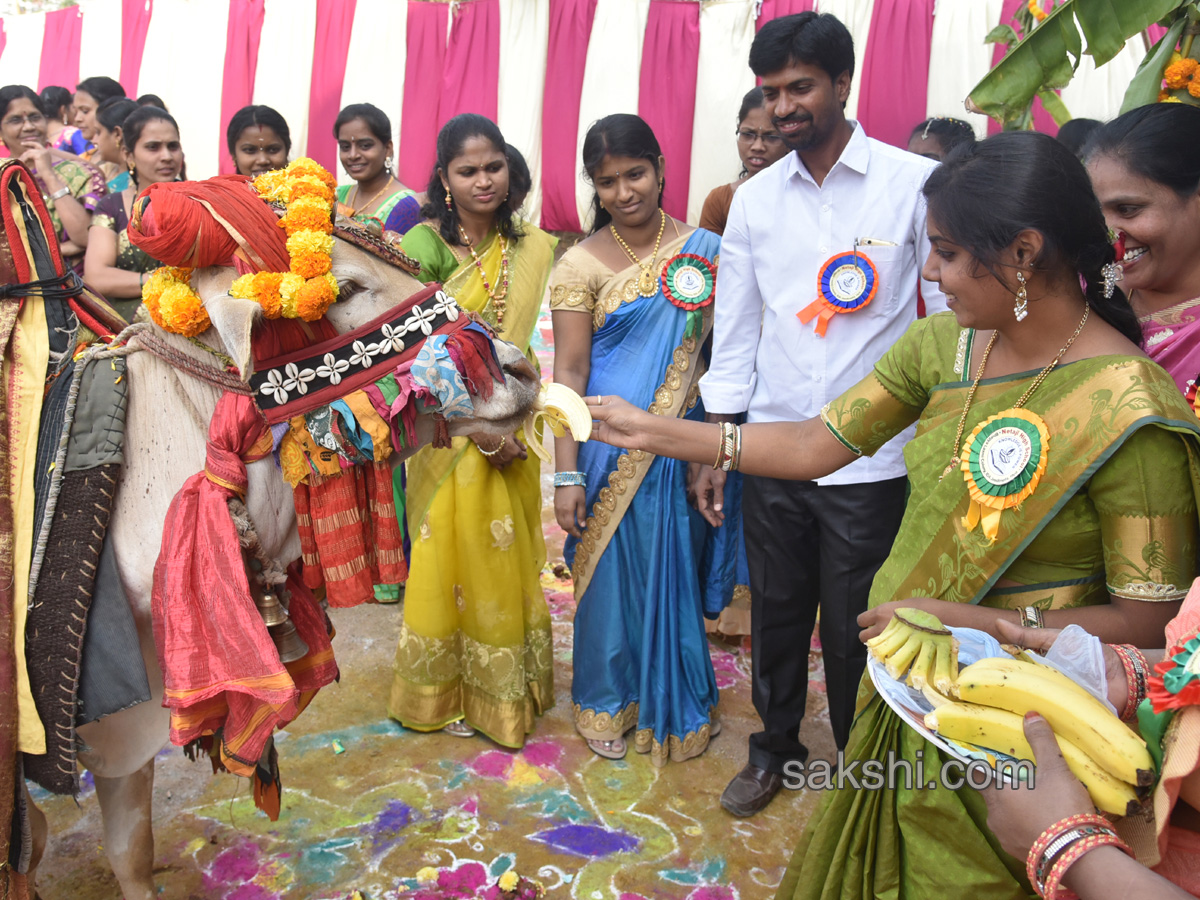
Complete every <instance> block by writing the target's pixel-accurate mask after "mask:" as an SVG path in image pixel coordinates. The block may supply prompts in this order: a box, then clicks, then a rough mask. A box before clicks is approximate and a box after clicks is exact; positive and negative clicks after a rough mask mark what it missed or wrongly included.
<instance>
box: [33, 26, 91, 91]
mask: <svg viewBox="0 0 1200 900" xmlns="http://www.w3.org/2000/svg"><path fill="white" fill-rule="evenodd" d="M82 36H83V13H82V11H81V10H80V9H79V7H72V8H70V9H59V10H56V11H54V12H50V13H46V29H45V31H44V32H43V36H42V61H41V64H40V66H39V72H38V85H37V89H38V90H39V91H40V90H41V89H42V88H45V87H49V86H50V85H52V84H59V85H62V86H63V87H65V88H66V89H67V90H69V91H72V92H74V90H75V85H77V84H78V83H79V40H80V38H81V37H82Z"/></svg>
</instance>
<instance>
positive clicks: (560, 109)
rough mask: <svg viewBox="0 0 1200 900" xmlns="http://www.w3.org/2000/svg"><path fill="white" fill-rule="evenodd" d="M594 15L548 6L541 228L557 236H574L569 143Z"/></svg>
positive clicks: (586, 3)
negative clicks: (557, 233)
mask: <svg viewBox="0 0 1200 900" xmlns="http://www.w3.org/2000/svg"><path fill="white" fill-rule="evenodd" d="M595 15H596V0H550V38H549V47H548V52H547V56H546V86H545V90H544V92H543V95H542V101H543V106H542V227H543V228H548V229H552V230H557V231H578V230H579V212H578V211H577V209H576V207H575V179H576V177H577V175H576V173H577V171H578V169H579V160H577V159H576V158H575V141H576V137H577V135H578V133H579V98H580V94H581V93H582V91H583V70H584V66H585V65H586V64H587V48H588V38H589V37H590V36H591V33H592V19H593V18H594V17H595ZM689 131H690V129H689Z"/></svg>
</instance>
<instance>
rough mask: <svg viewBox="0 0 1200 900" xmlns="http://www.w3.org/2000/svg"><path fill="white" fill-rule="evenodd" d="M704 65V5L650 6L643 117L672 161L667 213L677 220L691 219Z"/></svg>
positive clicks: (657, 1) (679, 1)
mask: <svg viewBox="0 0 1200 900" xmlns="http://www.w3.org/2000/svg"><path fill="white" fill-rule="evenodd" d="M699 62H700V4H698V3H693V2H691V0H650V16H649V18H648V19H647V20H646V35H645V38H644V40H643V43H642V71H641V77H640V80H639V82H638V115H640V116H641V117H642V118H643V119H645V120H646V122H647V123H648V124H649V125H650V127H651V128H652V129H654V134H655V136H656V137H657V138H658V143H659V146H660V147H662V153H663V158H664V159H665V160H666V161H667V172H666V175H667V187H666V192H665V193H664V194H663V209H665V210H666V211H667V212H668V213H669V214H670V215H672V216H675V217H676V218H677V219H686V218H687V205H688V181H689V179H690V177H691V173H692V118H693V116H694V115H695V112H696V67H697V65H698V64H699Z"/></svg>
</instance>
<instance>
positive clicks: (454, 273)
mask: <svg viewBox="0 0 1200 900" xmlns="http://www.w3.org/2000/svg"><path fill="white" fill-rule="evenodd" d="M437 146H438V163H437V169H436V171H435V173H434V177H433V178H432V179H431V181H430V187H429V197H430V201H429V203H428V205H427V206H426V207H425V209H424V214H425V216H426V220H427V221H426V222H424V223H422V224H420V225H418V226H416V227H415V228H413V229H412V230H410V231H409V232H408V233H407V234H406V235H405V237H404V240H403V243H402V244H401V246H402V248H403V249H404V252H405V253H407V254H408V255H409V256H411V257H413V258H414V259H416V260H417V261H419V262H420V263H421V277H422V278H423V279H424V280H426V281H440V282H442V284H443V285H444V286H445V288H446V292H447V293H448V294H450V295H451V296H452V297H454V298H455V299H456V300H457V301H458V303H459V305H460V306H462V307H463V309H466V310H468V311H470V312H473V313H477V314H479V315H480V316H481V317H482V318H483V319H484V320H485V321H486V322H488V323H489V324H490V325H491V326H492V327H493V328H495V329H496V331H497V332H498V333H499V335H500V337H502V338H504V339H505V340H507V341H509V342H511V343H513V344H516V345H517V346H518V347H520V348H522V349H523V350H524V351H525V353H526V356H527V357H528V359H529V360H530V362H531V363H532V364H533V365H534V366H535V367H536V365H537V363H536V360H535V358H534V356H533V353H532V351H531V350H530V347H529V342H530V339H531V338H532V337H533V329H534V326H535V325H536V323H537V317H538V312H539V310H540V308H541V301H542V297H543V295H544V293H545V289H546V280H547V278H548V277H549V275H550V267H551V265H552V264H553V262H554V247H555V244H556V241H555V239H554V238H552V237H550V236H549V235H547V234H546V233H545V232H543V231H541V230H539V229H538V228H535V227H534V226H532V225H530V224H529V223H527V222H523V221H519V220H517V219H515V218H514V217H513V215H512V211H511V209H510V208H509V206H508V202H507V201H508V165H507V162H506V160H505V155H504V147H505V144H504V138H503V137H502V136H501V135H500V130H499V129H498V128H497V127H496V126H495V124H494V123H492V122H491V121H490V120H488V119H486V118H484V117H483V116H477V115H471V114H464V115H460V116H455V117H454V118H453V119H451V120H450V121H449V122H447V123H446V125H445V126H444V127H443V128H442V131H441V133H440V134H439V135H438V145H437ZM524 440H525V438H524V435H523V434H522V433H521V432H520V431H517V432H516V433H514V434H510V435H505V436H504V437H502V438H496V437H495V436H493V435H487V434H479V435H473V436H471V437H463V438H455V439H454V440H453V445H452V447H451V449H449V450H435V449H433V448H432V447H426V448H424V449H422V450H420V451H418V452H417V453H416V454H415V455H414V456H413V457H412V458H411V459H409V461H408V463H407V475H408V491H407V504H408V510H407V518H408V525H409V535H410V536H411V539H412V564H411V566H410V574H409V579H408V584H407V586H406V591H405V602H404V623H403V625H402V627H401V630H400V641H399V644H398V646H397V647H396V662H395V677H394V680H393V682H392V693H391V701H390V702H389V704H388V712H389V714H390V715H391V716H392V718H394V719H397V720H399V721H400V723H401V724H403V725H404V726H405V727H406V728H412V729H414V730H416V731H436V730H438V729H440V728H445V729H446V730H447V731H448V732H450V733H451V734H455V735H458V736H461V737H470V736H471V735H473V734H474V730H475V729H478V730H479V731H482V732H483V733H484V734H486V735H487V736H488V737H490V738H491V739H492V740H494V741H496V742H497V743H498V744H502V745H503V746H506V747H514V748H515V747H521V746H522V745H523V744H524V742H525V735H526V734H528V733H529V732H530V731H531V730H532V729H533V724H534V719H535V717H536V716H537V715H540V714H541V713H543V712H544V711H546V710H547V709H549V708H550V707H551V706H553V705H554V684H553V677H552V676H553V673H552V664H553V661H552V659H551V635H550V612H549V609H548V608H547V606H546V599H545V596H544V595H543V593H542V588H541V584H540V582H539V574H540V572H541V569H542V565H543V564H544V563H545V561H546V545H545V541H544V539H543V537H542V520H541V484H540V466H539V462H538V459H537V457H536V456H534V455H533V454H532V453H527V452H526V450H525V447H524ZM397 494H398V496H401V494H400V492H399V491H398V492H397ZM397 508H398V509H400V508H402V506H401V504H400V503H398V504H397Z"/></svg>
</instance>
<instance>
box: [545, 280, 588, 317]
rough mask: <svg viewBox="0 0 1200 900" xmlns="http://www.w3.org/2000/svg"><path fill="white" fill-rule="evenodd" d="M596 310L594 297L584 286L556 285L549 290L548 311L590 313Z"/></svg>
mask: <svg viewBox="0 0 1200 900" xmlns="http://www.w3.org/2000/svg"><path fill="white" fill-rule="evenodd" d="M595 308H596V295H595V294H594V293H592V292H591V291H589V290H588V289H587V288H586V287H585V286H584V285H582V284H580V285H566V284H556V285H555V286H554V287H552V288H551V289H550V310H551V312H553V311H554V310H556V309H567V310H570V311H572V312H589V313H590V312H591V311H592V310H594V309H595Z"/></svg>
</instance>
